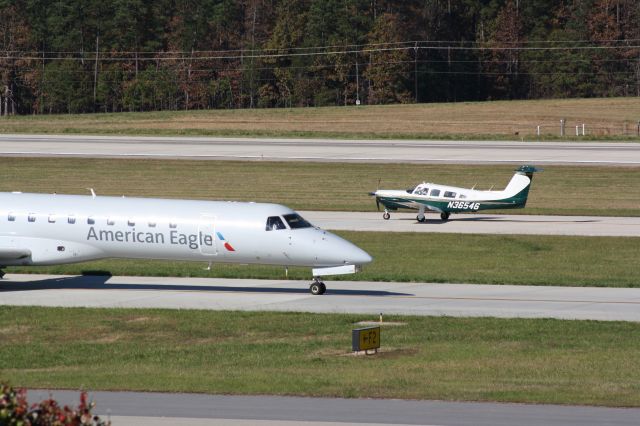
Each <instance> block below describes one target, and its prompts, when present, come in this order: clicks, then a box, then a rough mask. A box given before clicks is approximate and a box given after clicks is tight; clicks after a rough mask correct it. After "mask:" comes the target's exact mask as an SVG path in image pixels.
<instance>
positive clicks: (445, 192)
mask: <svg viewBox="0 0 640 426" xmlns="http://www.w3.org/2000/svg"><path fill="white" fill-rule="evenodd" d="M444 196H445V197H447V198H456V193H455V192H451V191H444Z"/></svg>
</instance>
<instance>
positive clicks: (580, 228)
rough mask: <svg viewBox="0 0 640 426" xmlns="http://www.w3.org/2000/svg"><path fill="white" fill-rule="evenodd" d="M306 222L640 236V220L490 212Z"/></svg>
mask: <svg viewBox="0 0 640 426" xmlns="http://www.w3.org/2000/svg"><path fill="white" fill-rule="evenodd" d="M299 213H300V214H301V215H302V216H303V217H304V218H305V219H307V220H308V221H310V222H311V223H312V224H314V225H315V226H319V227H320V228H322V229H327V230H334V231H374V232H376V231H377V232H428V233H435V232H438V233H457V234H529V235H582V236H600V237H604V236H610V237H640V217H606V216H538V215H496V214H490V213H484V212H479V213H473V214H452V215H451V217H450V219H449V220H448V221H446V222H445V221H442V220H440V215H439V214H437V213H429V212H427V213H426V218H427V220H426V221H425V222H423V223H419V222H417V221H416V212H413V213H394V212H392V213H391V219H389V220H384V219H383V218H382V213H381V212H328V211H327V212H318V211H300V212H299Z"/></svg>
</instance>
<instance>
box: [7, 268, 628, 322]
mask: <svg viewBox="0 0 640 426" xmlns="http://www.w3.org/2000/svg"><path fill="white" fill-rule="evenodd" d="M308 286H309V283H308V282H306V281H296V280H254V279H227V278H166V277H109V276H56V275H21V274H7V275H6V276H5V278H4V279H3V280H2V281H0V304H2V305H22V306H27V305H28V306H61V307H93V308H111V307H118V308H169V309H206V310H245V311H295V312H318V313H361V314H370V315H372V318H374V319H377V318H378V316H379V314H380V313H382V314H397V315H428V316H453V317H498V318H557V319H576V320H603V321H614V320H615V321H634V322H640V288H596V287H552V286H524V285H474V284H432V283H399V282H358V281H327V293H326V294H324V295H323V296H312V295H311V294H310V293H309V290H308Z"/></svg>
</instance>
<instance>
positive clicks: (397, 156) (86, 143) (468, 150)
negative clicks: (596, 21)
mask: <svg viewBox="0 0 640 426" xmlns="http://www.w3.org/2000/svg"><path fill="white" fill-rule="evenodd" d="M0 156H46V157H52V156H53V157H87V158H182V159H200V160H269V161H324V162H368V163H389V162H395V163H443V164H447V163H448V164H465V163H466V164H491V163H513V164H521V163H531V164H537V165H542V164H583V165H584V164H600V165H640V144H637V143H614V142H611V143H609V142H607V143H598V142H587V143H584V142H502V141H464V142H460V141H425V140H353V139H349V140H344V139H296V138H228V137H220V138H210V137H141V136H86V135H82V136H68V135H0Z"/></svg>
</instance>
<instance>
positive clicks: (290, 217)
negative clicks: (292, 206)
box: [282, 213, 311, 229]
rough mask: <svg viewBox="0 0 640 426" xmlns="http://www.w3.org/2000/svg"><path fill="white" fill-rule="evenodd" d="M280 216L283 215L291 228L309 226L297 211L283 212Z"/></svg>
mask: <svg viewBox="0 0 640 426" xmlns="http://www.w3.org/2000/svg"><path fill="white" fill-rule="evenodd" d="M282 217H284V220H286V221H287V223H288V224H289V228H291V229H298V228H311V224H310V223H309V222H307V221H306V220H304V219H303V218H302V217H301V216H300V215H299V214H297V213H291V214H285V215H283V216H282Z"/></svg>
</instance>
